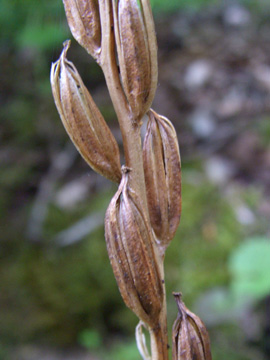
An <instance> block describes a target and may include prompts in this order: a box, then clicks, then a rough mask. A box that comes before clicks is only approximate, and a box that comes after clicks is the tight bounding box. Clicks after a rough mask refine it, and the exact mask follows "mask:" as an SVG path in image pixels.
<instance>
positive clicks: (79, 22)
mask: <svg viewBox="0 0 270 360" xmlns="http://www.w3.org/2000/svg"><path fill="white" fill-rule="evenodd" d="M63 3H64V7H65V11H66V16H67V21H68V25H69V28H70V30H71V32H72V35H73V36H74V38H75V39H76V40H77V41H78V43H79V44H80V45H82V46H83V47H84V48H85V49H86V50H87V52H88V53H89V54H90V55H91V56H93V57H94V58H95V59H97V58H98V56H99V53H100V50H101V25H100V16H99V5H98V0H63Z"/></svg>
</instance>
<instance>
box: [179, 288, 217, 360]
mask: <svg viewBox="0 0 270 360" xmlns="http://www.w3.org/2000/svg"><path fill="white" fill-rule="evenodd" d="M174 297H175V300H176V303H177V306H178V316H177V319H176V321H175V322H174V325H173V334H172V336H173V349H172V351H173V360H194V359H198V360H211V359H212V355H211V349H210V340H209V335H208V332H207V330H206V327H205V325H204V323H203V322H202V321H201V319H200V318H199V317H198V316H196V315H195V314H193V313H192V312H191V311H189V310H188V308H187V307H186V306H185V304H184V303H183V302H182V300H181V294H180V293H174Z"/></svg>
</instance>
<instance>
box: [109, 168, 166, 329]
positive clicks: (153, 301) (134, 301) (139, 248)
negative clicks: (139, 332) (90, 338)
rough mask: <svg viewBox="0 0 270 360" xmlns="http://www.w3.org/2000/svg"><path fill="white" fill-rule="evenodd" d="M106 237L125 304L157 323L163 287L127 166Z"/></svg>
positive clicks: (152, 325) (150, 233) (141, 316)
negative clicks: (131, 186)
mask: <svg viewBox="0 0 270 360" xmlns="http://www.w3.org/2000/svg"><path fill="white" fill-rule="evenodd" d="M105 238H106V243H107V249H108V254H109V258H110V262H111V265H112V268H113V272H114V275H115V278H116V281H117V284H118V287H119V290H120V293H121V295H122V298H123V300H124V302H125V304H126V305H127V306H128V307H129V308H130V309H131V310H132V311H133V312H134V313H135V314H136V315H137V316H138V317H139V318H140V319H141V320H142V321H143V322H145V323H146V324H147V325H148V326H150V327H152V328H153V327H155V326H156V325H157V321H158V317H159V313H160V311H161V308H162V303H163V288H162V281H161V277H160V273H159V270H158V266H157V263H156V260H155V254H154V249H153V245H154V240H153V235H152V230H151V229H150V227H149V225H148V223H147V221H146V216H145V214H144V210H143V209H142V207H141V205H140V201H139V199H138V198H137V197H136V195H135V194H134V193H133V191H132V189H130V187H129V173H128V170H127V169H125V170H124V173H123V175H122V181H121V183H120V185H119V189H118V191H117V193H116V194H115V196H114V197H113V198H112V200H111V202H110V205H109V207H108V209H107V212H106V216H105Z"/></svg>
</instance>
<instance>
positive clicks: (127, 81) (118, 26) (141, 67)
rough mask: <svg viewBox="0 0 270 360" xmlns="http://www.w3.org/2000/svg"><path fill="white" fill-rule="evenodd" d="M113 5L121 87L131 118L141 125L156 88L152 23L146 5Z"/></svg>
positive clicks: (127, 1)
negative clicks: (140, 122)
mask: <svg viewBox="0 0 270 360" xmlns="http://www.w3.org/2000/svg"><path fill="white" fill-rule="evenodd" d="M116 3H117V4H116V5H115V2H113V5H114V28H115V38H116V44H117V54H118V59H119V68H120V75H121V80H122V85H123V88H124V92H125V95H126V98H127V100H128V103H129V105H130V108H131V110H132V114H133V117H134V119H135V120H138V121H140V120H141V118H142V116H143V115H144V114H145V113H146V111H147V110H149V108H150V106H151V103H152V101H153V98H154V95H155V91H156V86H157V46H156V38H155V32H154V22H153V19H152V14H151V11H150V13H149V7H147V8H146V4H145V1H143V2H142V3H140V1H139V3H140V4H138V1H137V0H118V1H117V2H116ZM144 10H146V11H145V12H144Z"/></svg>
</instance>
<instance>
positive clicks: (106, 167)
mask: <svg viewBox="0 0 270 360" xmlns="http://www.w3.org/2000/svg"><path fill="white" fill-rule="evenodd" d="M69 44H70V42H69V41H67V42H65V43H64V50H63V52H62V54H61V57H60V59H59V60H58V61H56V62H55V63H54V64H52V68H51V86H52V92H53V97H54V101H55V104H56V107H57V110H58V112H59V115H60V117H61V120H62V122H63V125H64V127H65V129H66V131H67V133H68V135H69V137H70V139H71V140H72V141H73V143H74V145H75V146H76V148H77V149H78V151H79V152H80V154H81V155H82V157H83V158H84V159H85V161H86V162H87V163H88V164H89V165H90V166H91V167H92V168H93V169H94V170H95V171H96V172H98V173H99V174H101V175H103V176H105V177H107V178H108V179H110V180H112V181H115V182H118V183H119V182H120V180H121V176H122V175H121V165H120V154H119V148H118V144H117V142H116V140H115V138H114V136H113V134H112V133H111V131H110V129H109V127H108V125H107V124H106V122H105V120H104V118H103V116H102V114H101V113H100V111H99V109H98V107H97V106H96V104H95V102H94V101H93V99H92V97H91V95H90V94H89V92H88V90H87V88H86V87H85V85H84V83H83V81H82V79H81V77H80V75H79V73H78V71H77V70H76V68H75V66H74V65H73V64H72V63H71V62H70V61H68V60H67V59H66V53H67V50H68V48H69Z"/></svg>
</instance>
